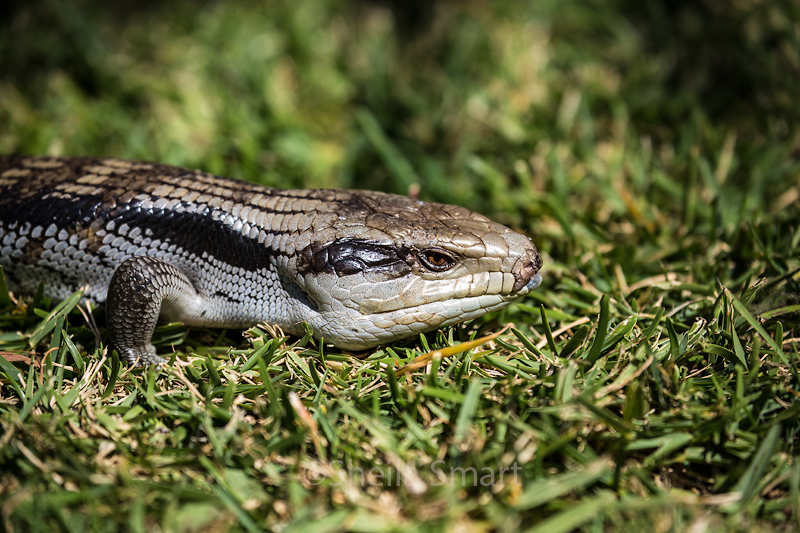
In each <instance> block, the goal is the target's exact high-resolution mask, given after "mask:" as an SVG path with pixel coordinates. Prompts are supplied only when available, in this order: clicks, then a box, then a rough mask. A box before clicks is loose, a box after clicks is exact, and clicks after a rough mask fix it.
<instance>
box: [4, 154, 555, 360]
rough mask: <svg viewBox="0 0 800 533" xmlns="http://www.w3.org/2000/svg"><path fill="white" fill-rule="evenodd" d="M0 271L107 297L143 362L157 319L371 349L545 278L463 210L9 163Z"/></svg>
mask: <svg viewBox="0 0 800 533" xmlns="http://www.w3.org/2000/svg"><path fill="white" fill-rule="evenodd" d="M0 264H2V266H3V268H4V269H5V272H6V277H7V279H8V282H9V285H10V288H11V289H12V290H13V291H17V292H20V293H31V292H33V291H35V289H36V287H37V286H38V285H39V283H40V282H41V281H44V282H45V288H46V293H47V294H48V295H49V296H51V297H53V298H57V299H58V298H65V297H66V296H68V295H69V294H71V293H73V292H74V291H76V290H77V289H79V288H81V287H86V291H85V297H86V298H88V299H90V300H92V301H93V302H95V303H97V304H103V303H106V302H107V305H106V307H107V311H106V312H107V317H108V325H109V330H110V333H111V339H112V343H113V345H114V347H115V348H116V349H118V350H119V352H120V354H121V355H122V356H123V357H124V358H125V359H127V360H128V361H130V362H132V363H138V364H152V363H160V362H163V360H162V359H161V358H160V357H158V356H157V355H156V353H155V349H154V348H153V347H152V345H151V344H150V336H151V335H152V331H153V328H154V327H155V325H156V322H157V320H158V318H159V316H161V317H162V318H165V319H169V320H178V321H182V322H184V323H186V324H189V325H199V326H214V327H241V328H244V327H249V326H252V325H254V324H257V323H259V322H268V323H272V324H277V325H280V326H281V327H282V328H283V329H284V331H286V332H288V333H291V334H302V331H303V328H302V323H303V322H305V323H307V324H308V325H309V326H310V327H311V329H312V330H313V332H314V334H315V336H316V337H318V338H322V339H324V341H325V342H330V343H333V344H334V345H336V346H338V347H340V348H344V349H350V350H361V349H366V348H370V347H373V346H376V345H378V344H382V343H386V342H391V341H394V340H396V339H400V338H403V337H408V336H411V335H414V334H416V333H418V332H422V331H428V330H432V329H435V328H438V327H441V326H444V325H448V324H454V323H457V322H461V321H463V320H467V319H471V318H474V317H477V316H480V315H482V314H484V313H487V312H489V311H493V310H495V309H499V308H501V307H504V306H505V305H508V304H509V303H510V302H512V301H514V300H516V299H517V298H520V297H521V296H524V295H525V294H527V293H528V292H530V291H531V290H533V289H535V288H536V287H538V285H539V284H540V283H541V275H540V274H539V269H540V268H541V265H542V260H541V257H540V256H539V254H538V252H537V251H536V247H535V246H534V245H533V243H532V242H531V240H530V239H529V238H528V237H526V236H524V235H521V234H519V233H516V232H514V231H512V230H510V229H509V228H507V227H505V226H502V225H500V224H497V223H494V222H492V221H491V220H489V219H487V218H486V217H484V216H482V215H479V214H477V213H474V212H472V211H469V210H467V209H464V208H463V207H457V206H452V205H444V204H436V203H426V202H421V201H417V200H414V199H411V198H407V197H404V196H396V195H391V194H384V193H379V192H369V191H345V190H326V189H321V190H281V189H270V188H266V187H262V186H260V185H255V184H252V183H246V182H242V181H236V180H232V179H227V178H220V177H216V176H212V175H210V174H204V173H200V172H194V171H190V170H184V169H180V168H176V167H171V166H166V165H161V164H156V163H143V162H136V161H125V160H118V159H95V158H43V157H15V156H10V157H0Z"/></svg>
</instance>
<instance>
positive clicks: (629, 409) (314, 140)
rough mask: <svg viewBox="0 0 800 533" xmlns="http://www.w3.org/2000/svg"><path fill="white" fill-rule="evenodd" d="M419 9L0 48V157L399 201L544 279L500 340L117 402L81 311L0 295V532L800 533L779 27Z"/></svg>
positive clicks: (127, 16) (601, 14) (791, 199)
mask: <svg viewBox="0 0 800 533" xmlns="http://www.w3.org/2000/svg"><path fill="white" fill-rule="evenodd" d="M398 5H399V4H398ZM415 5H416V4H413V3H410V4H409V6H411V7H406V8H405V9H399V10H398V11H396V12H394V13H393V12H392V11H391V10H390V9H388V8H387V7H386V6H385V5H383V4H379V3H367V2H345V1H343V0H325V1H321V2H317V1H310V0H308V1H306V0H295V1H293V2H289V1H272V2H268V3H265V4H260V3H257V2H255V1H250V0H240V1H236V2H205V3H203V4H197V3H192V2H181V1H176V2H164V3H155V2H153V3H148V4H144V5H142V6H137V7H136V8H134V4H133V3H127V2H121V3H119V5H118V6H117V7H116V10H115V11H113V12H112V11H109V10H108V8H106V7H104V6H106V4H104V3H100V2H91V1H87V2H83V3H81V4H80V6H79V7H76V6H73V5H72V4H70V3H69V2H67V1H66V0H49V1H42V2H37V3H35V4H33V6H32V7H29V6H25V5H23V4H22V3H19V4H18V5H16V6H15V7H13V9H11V10H10V14H8V15H4V18H3V19H2V20H0V57H3V61H4V68H3V69H2V72H0V152H1V153H9V152H20V153H37V154H74V155H79V154H87V155H89V154H93V155H107V156H120V157H132V158H140V159H149V160H157V161H161V162H165V163H171V164H177V165H182V166H187V167H193V168H201V169H204V170H207V171H211V172H215V173H218V174H223V175H229V176H235V177H239V178H243V179H249V180H253V181H257V182H260V183H264V184H268V185H274V186H280V187H360V188H371V189H378V190H385V191H390V192H397V193H407V192H409V191H410V190H411V191H413V190H419V195H420V197H421V198H422V199H425V200H436V201H444V202H448V203H456V204H461V205H464V206H467V207H470V208H472V209H475V210H478V211H480V212H482V213H484V214H486V215H489V216H491V217H493V218H494V219H496V220H498V221H500V222H503V223H506V224H509V225H511V226H513V227H515V228H517V229H519V230H521V231H524V232H525V233H527V234H529V235H530V236H531V237H532V238H533V239H534V241H535V242H536V243H537V245H538V246H539V248H540V250H541V251H542V252H543V257H544V261H545V266H544V280H545V281H544V284H543V285H542V287H541V288H540V289H539V290H537V291H535V292H534V293H533V294H532V295H531V296H528V297H526V298H525V299H523V300H522V301H520V302H518V303H516V304H514V305H512V306H510V307H509V308H508V309H506V310H504V311H502V312H499V313H496V314H494V315H491V316H488V317H485V318H483V319H481V320H477V321H474V322H472V323H469V324H466V325H461V326H458V327H454V328H447V329H444V330H442V331H440V332H434V333H431V334H428V335H427V336H425V337H421V338H419V339H414V340H412V341H409V342H405V343H398V344H397V345H394V346H386V347H382V348H380V349H377V350H374V351H372V352H370V353H367V354H365V355H363V356H361V357H354V356H353V355H350V354H346V353H342V352H341V351H339V350H336V349H333V348H329V347H320V346H318V345H316V344H315V343H314V341H313V340H311V339H309V338H304V339H297V338H289V339H286V338H284V337H283V336H282V335H281V333H280V332H277V331H275V330H272V329H270V328H267V327H258V328H254V329H252V330H250V331H248V332H246V334H245V335H244V337H242V336H241V335H240V333H239V332H237V331H219V330H195V329H192V330H189V329H187V328H184V327H182V326H179V325H169V326H163V327H160V328H159V329H158V330H157V332H156V336H155V341H156V343H157V344H158V345H159V347H160V350H161V352H162V353H164V354H172V353H173V352H174V354H175V355H174V356H173V357H172V360H171V364H170V365H169V366H168V367H166V368H163V369H155V368H149V369H144V370H142V369H136V370H130V369H127V368H126V367H125V366H123V365H120V362H119V361H118V359H117V358H116V357H114V356H107V355H104V354H103V353H102V352H101V351H99V350H98V349H97V348H96V345H95V334H94V333H93V332H92V329H91V327H90V326H89V322H88V321H87V320H86V315H88V312H87V311H86V310H85V309H84V310H83V311H81V310H80V309H79V307H78V306H77V303H78V299H77V298H75V299H73V300H68V301H66V302H63V303H62V304H61V305H59V306H57V305H56V303H53V302H49V301H47V300H46V299H44V298H42V297H41V296H39V297H32V296H23V297H18V296H19V295H13V296H14V300H13V301H11V300H5V295H6V292H7V291H6V290H5V289H4V288H3V287H0V307H2V309H0V353H1V354H2V356H3V357H0V525H2V526H3V528H4V529H5V530H6V531H54V530H64V531H120V530H124V531H134V532H140V531H141V532H144V531H148V532H151V531H165V532H173V531H174V532H190V531H261V530H282V531H304V532H305V531H319V532H322V531H344V530H349V531H365V532H366V531H369V532H372V531H408V530H421V531H440V530H444V531H470V532H472V531H475V532H478V531H498V532H507V531H508V532H510V531H544V532H548V533H549V532H558V531H572V530H579V531H607V530H626V531H638V530H643V529H645V528H646V529H647V530H653V531H657V532H665V531H685V530H691V531H789V530H795V529H798V528H800V463H798V461H797V460H796V456H797V454H798V450H797V444H798V442H800V441H799V440H798V439H799V438H800V435H799V433H800V401H799V400H798V397H799V396H800V380H799V379H798V374H797V373H798V371H799V370H798V345H800V327H798V326H799V324H798V317H799V316H800V307H799V306H800V298H799V297H798V295H800V287H798V276H799V275H800V209H798V205H800V203H799V200H800V188H798V176H799V175H800V158H799V157H798V154H800V128H798V125H800V112H798V109H800V108H798V106H797V101H796V100H797V99H796V94H797V88H798V83H797V79H800V77H799V76H800V26H798V23H797V21H798V20H800V11H799V10H798V8H797V6H796V5H795V4H793V3H792V2H788V1H785V2H780V1H779V2H762V1H755V2H733V3H731V4H730V6H727V5H726V6H724V8H723V7H720V6H718V5H717V3H716V2H712V1H711V0H705V1H701V2H661V1H659V0H651V1H649V2H645V3H643V4H642V5H641V6H640V4H639V3H633V2H627V1H624V0H617V1H616V2H609V3H602V2H592V1H588V0H586V1H576V0H571V1H566V2H550V1H543V2H535V3H531V5H526V4H525V3H521V2H516V1H507V2H506V1H502V2H492V3H488V2H486V3H482V2H469V3H464V4H463V5H462V4H461V3H457V2H445V1H442V2H438V3H436V4H435V6H434V7H433V8H431V9H426V8H423V7H420V6H422V5H423V4H420V5H419V6H417V7H416V9H418V11H414V9H415V8H414V6H415ZM424 5H427V4H424ZM394 21H398V22H397V23H395V22H394ZM398 28H399V29H398ZM95 317H96V319H97V322H98V323H99V324H100V326H101V328H102V325H103V322H104V321H103V317H102V313H100V312H97V313H95ZM507 323H513V325H514V327H513V329H511V330H508V331H507V332H505V333H503V334H502V335H501V336H500V337H499V338H497V339H495V340H492V341H489V342H486V343H484V344H483V345H481V346H480V347H473V348H472V349H470V350H467V351H465V352H461V353H456V354H453V355H443V356H442V355H439V356H434V357H433V358H432V360H431V361H430V364H429V365H426V366H423V367H421V368H418V369H416V370H414V371H412V372H408V373H403V372H399V370H400V368H401V367H403V366H405V365H407V364H410V363H411V362H412V361H413V360H415V359H416V358H417V357H419V356H421V355H422V354H425V353H427V352H429V351H431V350H439V349H442V350H443V352H444V353H445V354H446V353H447V351H446V350H445V349H446V348H447V347H449V346H453V345H455V344H458V343H459V342H464V341H468V340H470V339H471V338H475V337H476V336H482V335H485V334H489V333H491V332H494V331H498V330H499V329H500V328H501V327H502V326H503V325H504V324H507ZM501 476H502V479H501Z"/></svg>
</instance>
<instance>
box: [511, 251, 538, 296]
mask: <svg viewBox="0 0 800 533" xmlns="http://www.w3.org/2000/svg"><path fill="white" fill-rule="evenodd" d="M540 268H542V258H541V256H540V255H539V253H538V252H537V251H536V249H535V248H533V249H528V250H527V251H526V253H525V255H524V256H522V257H520V258H519V259H518V260H517V263H516V264H515V265H514V268H513V269H512V270H511V273H512V274H513V275H514V287H513V289H512V290H513V291H514V292H517V291H519V290H521V289H522V288H523V287H526V286H527V285H528V284H529V283H530V281H531V280H532V279H533V278H534V276H536V274H537V273H538V272H539V269H540ZM534 288H535V287H534Z"/></svg>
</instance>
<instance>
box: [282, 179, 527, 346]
mask: <svg viewBox="0 0 800 533" xmlns="http://www.w3.org/2000/svg"><path fill="white" fill-rule="evenodd" d="M319 194H321V195H324V194H328V195H333V196H335V197H336V198H335V200H336V201H332V200H333V198H324V200H325V201H326V205H329V206H330V205H338V206H339V208H338V209H334V210H332V211H331V212H330V213H323V214H321V215H320V216H321V217H323V220H322V221H321V222H320V221H317V222H319V223H318V224H317V226H318V227H317V230H316V231H314V232H313V234H312V236H311V238H310V241H309V242H308V243H307V244H306V245H305V246H304V247H303V248H302V249H301V250H298V253H297V254H296V256H295V259H294V260H293V261H294V262H293V264H292V267H293V268H292V271H294V272H296V278H295V279H296V282H297V284H298V285H299V287H300V288H301V290H303V291H304V292H305V294H306V295H307V297H308V299H309V300H310V302H312V303H313V305H312V307H313V308H314V309H307V310H306V311H305V313H306V316H303V317H299V318H300V319H301V320H302V321H304V322H306V323H308V324H309V326H311V328H312V329H313V330H314V332H315V334H316V335H317V336H319V337H322V338H324V340H325V341H326V342H332V343H334V344H335V345H337V346H339V347H340V348H345V349H352V350H360V349H366V348H370V347H372V346H376V345H378V344H382V343H385V342H390V341H393V340H396V339H399V338H403V337H409V336H412V335H415V334H416V333H419V332H424V331H429V330H432V329H436V328H439V327H442V326H446V325H450V324H455V323H458V322H462V321H464V320H469V319H472V318H475V317H478V316H481V315H483V314H485V313H488V312H490V311H494V310H496V309H500V308H502V307H504V306H506V305H508V304H509V303H511V302H513V301H514V300H516V299H518V298H520V297H522V296H524V295H526V294H527V293H529V292H530V291H532V290H534V289H535V288H536V287H538V286H539V284H540V283H541V281H542V277H541V274H540V272H539V271H540V269H541V267H542V259H541V256H540V255H539V253H538V251H537V250H536V246H534V244H533V242H532V241H531V240H530V239H529V238H528V237H526V236H524V235H522V234H520V233H517V232H515V231H513V230H511V229H509V228H507V227H505V226H503V225H501V224H497V223H495V222H492V221H491V220H489V219H488V218H486V217H484V216H482V215H480V214H477V213H475V212H472V211H470V210H468V209H465V208H463V207H458V206H452V205H444V204H437V203H427V202H421V201H418V200H414V199H411V198H407V197H403V196H395V195H390V194H383V193H375V192H352V191H320V193H319Z"/></svg>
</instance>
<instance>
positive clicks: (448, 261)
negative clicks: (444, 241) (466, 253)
mask: <svg viewBox="0 0 800 533" xmlns="http://www.w3.org/2000/svg"><path fill="white" fill-rule="evenodd" d="M417 257H419V260H420V262H421V263H422V264H423V265H425V267H427V268H428V270H433V271H434V272H444V271H445V270H450V269H451V268H453V267H454V266H456V262H457V261H456V259H455V257H453V256H452V255H450V253H449V252H445V251H444V250H442V249H440V248H426V249H425V250H422V251H421V252H420V253H419V254H418V256H417Z"/></svg>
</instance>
